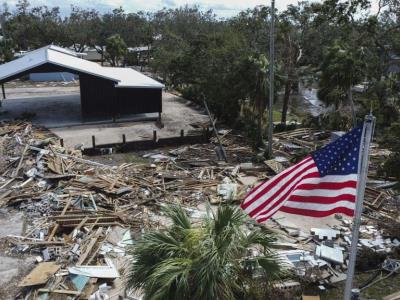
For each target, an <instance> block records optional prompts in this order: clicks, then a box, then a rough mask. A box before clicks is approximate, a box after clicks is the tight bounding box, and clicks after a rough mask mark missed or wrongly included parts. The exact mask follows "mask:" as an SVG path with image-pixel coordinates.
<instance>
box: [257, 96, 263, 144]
mask: <svg viewBox="0 0 400 300" xmlns="http://www.w3.org/2000/svg"><path fill="white" fill-rule="evenodd" d="M261 102H262V101H261V99H258V105H257V110H258V112H257V113H258V120H257V123H258V124H257V127H258V132H257V135H258V141H257V146H259V145H261V144H262V117H263V109H262V103H261Z"/></svg>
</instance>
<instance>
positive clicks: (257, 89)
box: [249, 54, 269, 146]
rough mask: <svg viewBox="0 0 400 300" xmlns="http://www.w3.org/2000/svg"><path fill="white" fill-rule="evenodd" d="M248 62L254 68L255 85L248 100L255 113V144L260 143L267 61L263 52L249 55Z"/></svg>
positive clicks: (265, 103) (266, 85)
mask: <svg viewBox="0 0 400 300" xmlns="http://www.w3.org/2000/svg"><path fill="white" fill-rule="evenodd" d="M249 61H250V64H251V65H252V68H253V70H254V76H255V86H254V91H253V93H251V96H250V100H251V101H252V102H253V105H254V108H255V110H256V113H257V131H258V132H257V135H258V136H257V139H258V140H257V142H256V143H257V146H259V145H261V144H262V136H263V135H262V119H263V116H264V111H265V108H266V105H267V101H266V100H267V97H268V90H269V89H268V85H269V80H268V72H269V61H268V59H267V58H266V56H265V55H264V54H260V55H259V56H258V57H254V56H251V57H250V58H249Z"/></svg>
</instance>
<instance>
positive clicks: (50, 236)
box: [47, 197, 72, 241]
mask: <svg viewBox="0 0 400 300" xmlns="http://www.w3.org/2000/svg"><path fill="white" fill-rule="evenodd" d="M71 200H72V198H71V197H70V198H69V199H68V202H67V204H65V206H64V209H63V211H62V212H61V215H60V216H63V215H65V212H66V211H67V210H68V208H69V205H70V204H71ZM59 226H60V225H59V224H58V223H57V224H55V225H54V227H53V229H52V231H51V233H50V235H49V238H48V239H47V240H48V241H51V240H52V239H53V237H54V235H55V234H56V232H57V229H58V227H59Z"/></svg>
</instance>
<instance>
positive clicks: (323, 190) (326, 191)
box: [241, 156, 357, 223]
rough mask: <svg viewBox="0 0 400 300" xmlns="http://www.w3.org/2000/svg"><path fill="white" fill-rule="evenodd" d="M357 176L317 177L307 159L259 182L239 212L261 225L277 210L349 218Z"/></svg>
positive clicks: (314, 167)
mask: <svg viewBox="0 0 400 300" xmlns="http://www.w3.org/2000/svg"><path fill="white" fill-rule="evenodd" d="M356 186H357V174H350V175H327V176H324V177H320V174H319V171H318V168H317V165H316V164H315V162H314V159H313V158H312V157H311V156H308V157H306V158H305V159H304V160H302V161H301V162H299V163H298V164H296V165H294V166H292V167H290V168H288V169H286V170H285V171H283V172H281V173H279V174H278V175H276V176H274V177H273V178H271V179H270V180H268V181H266V182H263V183H261V184H260V185H258V186H257V187H255V188H254V189H253V190H251V191H250V193H249V194H248V195H247V196H246V197H245V199H244V201H243V202H242V204H241V207H242V209H243V210H244V211H245V212H246V213H247V214H248V215H249V216H250V217H252V218H254V219H256V220H257V221H258V222H260V223H262V222H265V221H266V220H268V219H269V218H270V217H271V216H272V215H273V214H275V213H276V212H277V211H278V210H280V211H283V212H286V213H291V214H297V215H304V216H311V217H325V216H328V215H331V214H334V213H344V214H346V215H349V216H353V214H354V208H355V199H356Z"/></svg>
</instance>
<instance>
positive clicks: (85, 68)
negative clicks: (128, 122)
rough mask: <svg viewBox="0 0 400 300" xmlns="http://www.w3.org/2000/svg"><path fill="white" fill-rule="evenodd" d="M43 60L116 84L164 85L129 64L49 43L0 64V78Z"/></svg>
mask: <svg viewBox="0 0 400 300" xmlns="http://www.w3.org/2000/svg"><path fill="white" fill-rule="evenodd" d="M44 64H53V65H56V66H59V67H64V68H68V69H70V70H72V71H76V72H78V73H85V74H89V75H94V76H97V77H101V78H104V79H108V80H111V81H114V82H115V87H117V88H119V87H120V88H123V87H136V88H153V89H154V88H160V89H161V88H163V87H164V85H163V84H161V83H159V82H158V81H156V80H154V79H151V78H150V77H148V76H146V75H144V74H142V73H140V72H138V71H135V70H133V69H130V68H112V67H103V66H100V65H99V64H97V63H95V62H91V61H88V60H85V59H82V58H79V57H78V56H77V54H76V53H75V52H74V51H71V50H69V49H65V48H61V47H57V46H54V45H49V46H46V47H43V48H39V49H37V50H34V51H30V52H26V53H24V54H23V56H22V57H19V58H17V59H15V60H13V61H10V62H8V63H5V64H3V65H0V81H2V80H4V79H7V78H9V77H12V76H14V75H16V74H19V73H22V72H24V71H27V70H29V69H32V68H34V67H38V66H41V65H44Z"/></svg>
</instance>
